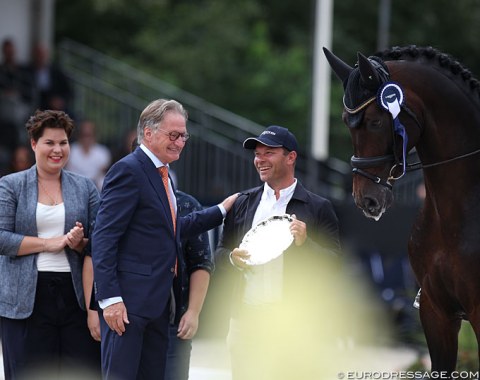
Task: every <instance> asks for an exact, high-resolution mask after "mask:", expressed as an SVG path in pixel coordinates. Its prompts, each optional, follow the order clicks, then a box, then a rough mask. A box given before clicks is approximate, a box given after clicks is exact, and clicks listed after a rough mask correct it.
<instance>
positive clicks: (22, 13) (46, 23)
mask: <svg viewBox="0 0 480 380" xmlns="http://www.w3.org/2000/svg"><path fill="white" fill-rule="evenodd" d="M54 1H55V0H0V44H1V41H3V40H4V39H5V38H7V37H9V38H12V39H13V41H14V43H15V45H16V48H17V58H18V61H19V62H21V63H25V62H27V61H28V60H29V59H30V52H31V48H32V46H33V44H34V43H35V42H38V41H40V42H42V43H45V44H46V45H47V46H48V47H49V48H51V46H52V43H53V27H54V24H53V23H54V5H55V4H54ZM50 50H51V49H50Z"/></svg>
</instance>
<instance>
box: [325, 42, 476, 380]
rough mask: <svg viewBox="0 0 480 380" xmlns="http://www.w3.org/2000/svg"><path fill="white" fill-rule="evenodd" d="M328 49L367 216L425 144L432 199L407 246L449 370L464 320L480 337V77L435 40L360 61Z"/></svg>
mask: <svg viewBox="0 0 480 380" xmlns="http://www.w3.org/2000/svg"><path fill="white" fill-rule="evenodd" d="M324 52H325V55H326V57H327V59H328V61H329V63H330V66H331V68H332V69H333V71H334V72H335V74H336V75H337V76H338V77H339V78H340V80H341V81H342V82H343V87H344V91H345V93H344V98H343V103H344V112H343V121H344V122H345V123H346V125H347V126H348V127H349V130H350V133H351V137H352V142H353V154H354V155H353V156H352V159H351V164H352V167H353V173H354V175H353V197H354V199H355V203H356V205H357V206H358V207H360V208H361V209H362V210H363V212H364V214H365V215H366V216H367V217H369V218H374V219H376V220H378V219H379V218H380V217H381V216H382V214H383V213H384V212H385V211H386V210H387V209H388V207H389V206H390V205H391V203H392V201H393V195H392V186H393V185H394V183H395V181H396V180H398V179H399V178H400V177H402V176H403V175H404V174H405V173H406V172H407V171H408V170H409V164H407V162H406V156H407V153H408V152H409V151H410V150H411V149H413V148H414V147H415V148H416V150H417V153H418V157H419V158H420V161H421V163H420V165H421V166H422V168H423V174H424V180H425V190H426V198H425V202H424V207H423V209H422V210H421V211H420V214H419V216H418V218H417V220H416V222H415V224H414V226H413V230H412V234H411V237H410V240H409V244H408V252H409V258H410V262H411V265H412V268H413V270H414V273H415V276H416V278H417V281H418V283H419V285H420V286H421V288H422V293H421V298H420V319H421V322H422V326H423V329H424V332H425V336H426V339H427V344H428V348H429V352H430V357H431V360H432V370H433V371H447V372H448V373H451V372H452V371H454V370H455V366H456V361H457V351H458V332H459V329H460V326H461V321H462V319H468V321H469V322H470V323H471V325H472V327H473V329H474V331H475V334H476V337H477V342H478V341H479V339H480V273H479V272H480V95H479V93H480V90H479V89H480V83H479V82H478V81H477V80H476V79H475V78H473V77H472V74H471V73H470V71H468V70H467V69H466V68H465V67H463V66H462V65H461V64H460V63H458V62H457V61H455V60H454V59H453V58H452V57H451V56H449V55H447V54H444V53H441V52H439V51H437V50H435V49H433V48H430V47H426V48H420V47H416V46H409V47H397V48H393V49H390V50H388V51H385V52H383V53H378V54H375V55H374V56H371V57H368V58H367V57H365V56H364V55H362V54H360V53H358V54H357V58H358V62H357V65H356V66H355V67H351V66H350V65H348V64H346V63H345V62H343V61H342V60H340V59H339V58H338V57H336V56H335V55H333V54H332V53H331V52H330V51H328V50H327V49H324ZM392 234H395V231H392Z"/></svg>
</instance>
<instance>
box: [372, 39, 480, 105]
mask: <svg viewBox="0 0 480 380" xmlns="http://www.w3.org/2000/svg"><path fill="white" fill-rule="evenodd" d="M374 55H375V56H377V57H379V58H381V59H383V60H384V61H398V60H401V59H405V60H408V61H416V60H421V59H423V60H426V61H428V62H432V63H434V64H437V65H438V66H439V67H441V68H443V69H445V70H449V71H450V72H451V73H452V74H454V75H455V76H457V77H458V78H459V79H461V80H462V81H463V82H464V83H465V84H467V85H468V86H469V87H470V89H471V90H472V91H475V92H476V93H477V94H478V95H479V96H480V81H478V80H477V79H476V78H474V77H473V75H472V73H471V71H470V70H468V69H467V68H466V67H464V66H463V65H462V64H461V63H460V62H458V61H457V60H456V59H455V58H453V57H452V56H451V55H449V54H446V53H442V52H441V51H439V50H437V49H435V48H433V47H431V46H428V47H418V46H415V45H410V46H404V47H400V46H395V47H392V48H390V49H387V50H385V51H381V52H377V53H375V54H374Z"/></svg>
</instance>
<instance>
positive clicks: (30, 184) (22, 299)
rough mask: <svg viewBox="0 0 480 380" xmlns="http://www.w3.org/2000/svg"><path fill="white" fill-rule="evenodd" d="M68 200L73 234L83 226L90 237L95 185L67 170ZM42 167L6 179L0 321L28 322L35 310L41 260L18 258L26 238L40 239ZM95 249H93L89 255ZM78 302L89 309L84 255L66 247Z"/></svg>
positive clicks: (1, 201) (0, 185)
mask: <svg viewBox="0 0 480 380" xmlns="http://www.w3.org/2000/svg"><path fill="white" fill-rule="evenodd" d="M61 180H62V195H63V202H64V205H65V227H64V231H65V233H67V232H68V231H70V229H71V228H72V227H73V226H75V222H76V221H79V222H81V223H82V224H83V227H84V231H85V236H86V237H90V234H91V230H92V228H93V224H94V221H95V217H96V213H97V210H98V202H99V196H98V191H97V189H96V187H95V185H94V183H93V182H92V181H91V180H90V179H87V178H85V177H82V176H80V175H78V174H74V173H71V172H68V171H66V170H62V174H61ZM37 201H38V186H37V167H36V165H34V166H32V167H31V168H30V169H27V170H25V171H22V172H19V173H13V174H10V175H7V176H5V177H2V178H0V316H2V317H6V318H12V319H23V318H27V317H28V316H30V314H31V313H32V311H33V304H34V300H35V290H36V285H37V264H36V261H37V255H36V254H33V255H26V256H21V257H18V256H17V253H18V250H19V248H20V244H21V242H22V240H23V238H24V236H37V235H38V233H37V222H36V209H37ZM88 250H89V246H87V247H86V249H85V251H88ZM65 251H66V253H67V258H68V262H69V264H70V268H71V272H72V279H73V285H74V289H75V293H76V296H77V300H78V303H79V305H80V307H81V308H82V309H85V301H84V296H83V287H82V267H83V259H84V254H85V253H88V252H83V254H79V253H77V252H75V251H73V250H71V249H70V248H69V247H68V246H67V247H66V248H65Z"/></svg>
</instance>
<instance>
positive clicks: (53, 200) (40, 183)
mask: <svg viewBox="0 0 480 380" xmlns="http://www.w3.org/2000/svg"><path fill="white" fill-rule="evenodd" d="M38 184H39V185H40V187H41V188H42V190H43V191H44V192H45V194H46V196H47V197H49V198H50V200H51V201H52V203H53V204H52V206H57V205H58V202H57V198H54V197H52V196H51V195H50V193H49V192H48V191H47V189H45V187H44V186H43V185H42V182H41V181H38Z"/></svg>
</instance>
